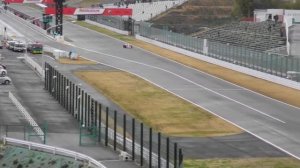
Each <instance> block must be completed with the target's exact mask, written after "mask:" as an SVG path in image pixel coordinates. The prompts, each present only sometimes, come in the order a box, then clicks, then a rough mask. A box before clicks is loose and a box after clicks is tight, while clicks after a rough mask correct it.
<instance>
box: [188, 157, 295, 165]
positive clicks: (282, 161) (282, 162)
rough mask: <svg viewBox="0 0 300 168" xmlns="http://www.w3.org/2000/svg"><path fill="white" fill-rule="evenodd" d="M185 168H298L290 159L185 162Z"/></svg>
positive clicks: (292, 159) (293, 160)
mask: <svg viewBox="0 0 300 168" xmlns="http://www.w3.org/2000/svg"><path fill="white" fill-rule="evenodd" d="M184 167H185V168H299V167H300V161H299V160H297V159H294V158H292V157H274V158H244V159H242V158H239V159H205V160H185V161H184Z"/></svg>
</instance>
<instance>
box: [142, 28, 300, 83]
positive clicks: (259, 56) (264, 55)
mask: <svg viewBox="0 0 300 168" xmlns="http://www.w3.org/2000/svg"><path fill="white" fill-rule="evenodd" d="M138 35H140V36H142V37H145V38H147V39H151V41H152V42H154V41H157V42H160V46H161V44H166V45H168V46H169V47H171V46H173V47H176V48H181V49H184V50H186V51H190V52H193V53H195V54H201V55H202V56H206V57H208V58H214V59H218V60H221V61H223V62H227V63H230V64H231V65H238V66H241V67H245V68H248V69H252V70H255V71H259V72H263V73H266V74H270V75H273V76H277V77H280V78H282V79H287V78H288V80H291V81H295V82H297V83H299V82H300V75H299V76H293V77H292V78H291V77H290V76H289V74H288V72H300V58H299V57H292V56H287V55H280V54H276V53H270V52H262V51H256V50H251V49H248V48H246V47H238V46H233V45H229V44H224V43H219V42H213V41H209V40H207V45H206V47H207V50H204V48H203V45H204V39H200V38H193V37H190V36H186V35H182V34H178V33H174V32H169V31H166V30H161V29H157V28H153V27H151V25H149V24H146V23H140V24H139V31H138ZM137 37H138V36H137ZM154 43H156V42H154ZM173 47H171V48H173ZM173 49H175V48H173ZM176 50H180V49H176ZM284 83H285V82H284Z"/></svg>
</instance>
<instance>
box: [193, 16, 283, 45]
mask: <svg viewBox="0 0 300 168" xmlns="http://www.w3.org/2000/svg"><path fill="white" fill-rule="evenodd" d="M284 36H285V33H284V29H283V28H282V26H281V24H279V23H275V22H274V21H264V22H259V23H253V22H234V23H231V24H226V25H223V26H221V27H218V28H215V29H209V30H208V31H205V32H201V33H200V34H197V35H196V37H198V38H202V39H208V40H210V41H216V42H221V43H225V44H231V45H235V46H241V47H247V48H250V49H254V50H260V51H266V50H271V49H274V48H278V47H282V46H285V41H286V38H285V37H284Z"/></svg>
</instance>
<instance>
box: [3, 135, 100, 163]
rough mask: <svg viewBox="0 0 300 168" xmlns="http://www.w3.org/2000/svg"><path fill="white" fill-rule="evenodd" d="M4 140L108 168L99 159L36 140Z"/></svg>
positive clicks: (4, 140) (5, 142) (6, 142)
mask: <svg viewBox="0 0 300 168" xmlns="http://www.w3.org/2000/svg"><path fill="white" fill-rule="evenodd" d="M2 140H3V142H4V144H12V145H19V146H24V145H25V146H27V147H28V149H29V150H31V149H39V150H43V151H46V152H49V153H52V154H55V155H56V154H57V155H63V156H67V157H72V158H74V159H75V160H83V161H87V162H88V163H89V166H90V165H93V166H97V167H99V168H106V167H105V166H104V165H103V164H101V163H100V162H98V161H97V160H95V159H93V158H91V157H89V156H87V155H84V154H82V153H78V152H74V151H71V150H68V149H63V148H59V147H53V146H49V145H44V144H39V143H34V142H30V141H23V140H19V139H14V138H9V137H2Z"/></svg>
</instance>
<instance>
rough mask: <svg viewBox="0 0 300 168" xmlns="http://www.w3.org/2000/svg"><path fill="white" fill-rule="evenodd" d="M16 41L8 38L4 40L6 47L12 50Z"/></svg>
mask: <svg viewBox="0 0 300 168" xmlns="http://www.w3.org/2000/svg"><path fill="white" fill-rule="evenodd" d="M15 43H16V41H14V40H10V41H7V42H6V48H7V49H9V50H12V49H13V48H14V44H15Z"/></svg>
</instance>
